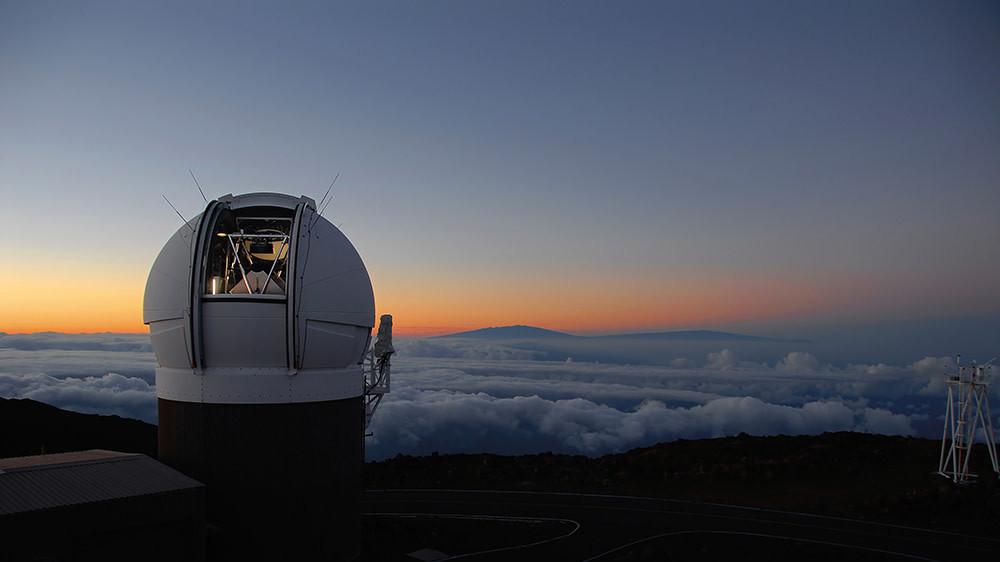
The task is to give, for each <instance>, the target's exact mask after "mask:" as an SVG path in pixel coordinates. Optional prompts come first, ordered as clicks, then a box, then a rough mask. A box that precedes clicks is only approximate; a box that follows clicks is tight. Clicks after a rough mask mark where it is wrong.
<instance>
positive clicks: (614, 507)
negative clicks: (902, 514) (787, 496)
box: [366, 490, 1000, 561]
mask: <svg viewBox="0 0 1000 562" xmlns="http://www.w3.org/2000/svg"><path fill="white" fill-rule="evenodd" d="M366 512H367V513H368V514H371V515H379V514H381V516H385V517H398V516H402V515H404V514H409V515H418V516H419V515H426V516H432V515H442V514H447V515H449V516H454V517H460V518H470V517H471V518H481V517H500V518H523V519H528V520H531V519H553V520H561V521H564V524H563V525H560V528H561V529H563V532H562V534H560V535H558V536H555V537H552V538H551V539H549V540H546V541H543V542H540V543H535V544H531V545H525V546H521V547H515V548H514V549H503V550H501V551H487V552H482V553H473V554H469V555H463V556H456V557H453V558H452V559H461V560H470V561H471V560H476V561H484V560H510V559H512V558H515V557H517V558H523V559H549V560H578V561H598V560H609V559H612V558H613V557H614V555H615V554H616V553H617V554H622V553H623V552H625V551H627V549H629V548H631V547H632V546H633V545H641V544H644V543H645V544H653V543H656V544H660V545H663V544H664V541H667V544H669V541H671V540H679V539H683V538H691V537H692V536H694V537H697V538H699V539H700V540H704V541H711V540H712V539H713V537H726V538H729V539H732V538H734V537H737V538H747V539H750V537H755V538H756V539H758V540H766V541H781V542H786V541H792V542H794V543H798V544H810V543H811V544H820V545H826V548H829V549H833V551H835V552H839V551H842V552H843V557H844V558H845V559H850V558H852V557H856V555H859V554H862V553H867V554H869V555H875V557H876V558H878V559H883V558H884V559H885V560H941V561H951V560H956V561H957V560H960V559H961V560H970V559H982V560H989V559H991V558H992V559H996V557H997V556H998V555H1000V539H991V538H986V537H974V536H967V535H958V534H954V533H946V532H940V531H933V530H928V529H919V528H915V527H905V526H898V525H885V524H877V523H866V522H863V521H856V520H851V519H842V518H836V517H823V516H816V515H810V514H804V513H792V512H785V511H777V510H766V509H756V508H746V507H739V506H729V505H721V504H709V503H700V502H691V501H683V500H666V499H659V498H642V497H633V496H604V495H595V494H570V493H549V492H505V491H491V490H368V491H367V492H366Z"/></svg>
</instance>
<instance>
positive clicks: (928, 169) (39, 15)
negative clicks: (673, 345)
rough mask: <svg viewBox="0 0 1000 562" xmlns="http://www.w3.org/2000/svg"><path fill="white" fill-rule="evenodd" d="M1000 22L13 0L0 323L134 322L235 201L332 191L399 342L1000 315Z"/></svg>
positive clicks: (436, 5) (659, 9)
mask: <svg viewBox="0 0 1000 562" xmlns="http://www.w3.org/2000/svg"><path fill="white" fill-rule="evenodd" d="M998 61H1000V8H998V7H997V4H996V3H995V2H982V3H980V2H930V3H925V2H917V1H908V2H890V1H884V2H742V1H740V2H736V1H734V2H656V3H634V2H623V3H619V2H604V3H589V2H572V3H562V2H560V3H553V2H535V1H532V2H524V3H516V2H421V3H417V2H402V3H389V4H381V3H372V2H363V3H358V4H346V3H337V4H336V5H329V3H325V2H324V3H315V4H313V3H302V2H299V3H295V4H294V6H288V5H286V3H278V2H273V3H263V4H260V3H254V2H233V3H226V2H212V3H203V2H200V3H191V4H183V3H179V2H169V3H162V2H161V3H147V2H115V3H107V2H86V3H84V2H65V3H57V2H44V1H42V2H26V1H13V2H9V1H5V0H0V197H2V199H0V223H2V225H3V229H4V232H5V236H4V239H5V242H6V248H7V252H6V256H7V263H8V264H9V265H10V269H9V270H8V274H7V275H5V276H4V281H5V282H4V287H3V289H2V291H0V331H7V332H26V331H27V332H30V331H39V330H57V331H105V330H108V331H130V332H131V331H142V330H143V326H142V324H141V301H142V290H143V286H144V283H145V277H146V273H147V271H148V268H149V266H150V264H151V263H152V261H153V259H154V258H155V256H156V253H157V252H158V251H159V249H160V247H161V246H162V244H163V243H164V242H165V241H166V239H167V238H168V237H169V236H170V235H171V233H172V232H173V231H174V230H175V229H176V228H177V227H178V226H179V224H180V221H179V219H178V218H177V217H176V216H175V215H174V214H173V212H172V211H171V210H170V209H169V208H168V207H167V206H166V204H165V203H164V202H163V200H162V199H161V197H160V194H161V193H162V194H166V195H167V196H168V197H170V198H171V200H172V201H173V202H174V203H175V204H176V205H177V206H178V207H179V208H180V209H181V211H182V212H183V213H184V214H185V215H186V216H188V217H190V216H192V215H194V214H195V213H197V212H198V211H199V210H200V208H201V207H202V206H203V203H202V202H201V197H200V196H199V195H198V192H197V191H196V189H195V188H194V186H193V184H192V182H191V180H190V178H189V177H188V172H187V170H188V168H191V169H193V170H194V171H195V172H196V174H197V175H198V177H199V179H200V180H201V183H202V185H203V186H204V187H205V188H206V191H207V192H208V193H209V195H211V196H218V195H222V194H225V193H230V192H233V193H240V192H245V191H259V190H274V191H283V192H288V193H292V194H300V193H301V194H307V195H311V196H313V197H315V198H317V199H319V197H320V196H321V195H322V193H323V191H324V190H325V188H326V186H327V184H328V183H329V182H330V180H331V179H332V177H333V176H334V175H335V174H336V173H337V172H340V173H341V179H340V181H339V182H338V184H337V187H336V188H335V193H336V198H335V199H334V203H333V205H332V206H331V207H330V208H329V209H328V210H327V216H328V217H329V218H330V219H331V220H332V221H333V222H334V223H335V224H342V229H343V230H344V231H345V233H346V234H347V235H348V236H349V237H350V238H351V239H352V240H353V242H354V243H355V245H356V246H357V248H358V250H359V251H360V252H361V254H362V256H363V257H364V259H365V261H366V263H367V265H368V269H369V272H370V273H371V276H372V280H373V282H374V285H375V290H376V298H377V305H378V308H379V310H380V312H392V313H394V314H395V315H396V326H397V329H399V330H401V331H403V332H407V333H430V332H444V331H449V330H454V329H462V328H470V327H479V326H486V325H502V324H511V323H527V324H535V325H543V326H547V327H551V328H556V329H565V330H570V331H576V332H589V331H614V330H630V329H654V328H681V327H699V328H702V327H726V326H739V327H741V328H743V329H744V331H750V332H753V331H755V330H756V331H760V330H768V329H770V330H772V331H775V330H777V331H779V332H785V333H787V332H790V331H791V332H794V331H796V330H800V329H801V330H806V329H815V328H816V327H817V326H831V325H833V326H836V325H843V326H848V325H856V324H859V323H878V322H889V323H892V322H899V323H905V322H909V321H914V320H919V321H926V320H927V319H934V318H937V317H942V318H943V317H948V318H952V319H954V318H956V317H957V318H962V317H963V316H975V315H980V316H981V315H982V314H984V313H985V314H996V313H1000V260H998V259H997V256H998V255H1000V252H998V246H1000V64H998Z"/></svg>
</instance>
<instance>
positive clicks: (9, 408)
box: [0, 398, 156, 458]
mask: <svg viewBox="0 0 1000 562" xmlns="http://www.w3.org/2000/svg"><path fill="white" fill-rule="evenodd" d="M0 428H2V429H0V457H20V456H26V455H38V454H42V453H64V452H68V451H81V450H84V449H111V450H114V451H122V452H127V453H144V454H147V455H149V456H151V457H153V458H156V426H155V425H152V424H149V423H146V422H143V421H139V420H133V419H128V418H122V417H119V416H102V415H98V414H80V413H77V412H70V411H68V410H61V409H59V408H56V407H55V406H49V405H48V404H42V403H41V402H36V401H35V400H29V399H15V398H0Z"/></svg>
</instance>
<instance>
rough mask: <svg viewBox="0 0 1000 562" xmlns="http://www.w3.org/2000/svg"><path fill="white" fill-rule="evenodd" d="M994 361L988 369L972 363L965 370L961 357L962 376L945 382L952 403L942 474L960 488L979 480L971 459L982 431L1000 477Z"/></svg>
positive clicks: (947, 418)
mask: <svg viewBox="0 0 1000 562" xmlns="http://www.w3.org/2000/svg"><path fill="white" fill-rule="evenodd" d="M994 359H995V358H994ZM994 359H991V360H990V361H989V362H987V363H986V364H985V365H976V364H975V363H972V365H969V366H966V367H963V366H962V356H959V357H958V364H957V366H956V369H957V371H958V373H957V374H956V375H953V376H948V377H947V378H946V379H945V383H946V384H947V385H948V403H947V405H946V407H945V413H944V435H943V436H942V437H941V458H940V461H939V463H938V474H940V475H941V476H944V477H945V478H949V479H950V480H951V481H952V482H955V483H956V484H962V483H966V482H970V481H972V480H974V479H975V478H976V477H977V475H976V474H974V473H971V472H969V458H970V457H971V456H972V446H973V444H975V440H976V432H977V431H978V430H979V429H980V428H982V430H983V435H984V437H985V441H986V452H987V453H988V454H989V457H990V462H991V463H992V464H993V472H994V473H995V474H997V475H998V476H1000V464H998V463H997V448H996V440H995V435H994V433H993V419H992V416H991V414H990V397H989V387H990V386H989V385H990V381H989V378H990V374H991V371H992V368H993V360H994Z"/></svg>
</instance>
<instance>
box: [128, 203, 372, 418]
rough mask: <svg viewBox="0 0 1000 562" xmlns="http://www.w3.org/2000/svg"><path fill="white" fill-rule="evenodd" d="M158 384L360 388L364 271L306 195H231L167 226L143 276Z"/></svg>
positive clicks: (348, 391)
mask: <svg viewBox="0 0 1000 562" xmlns="http://www.w3.org/2000/svg"><path fill="white" fill-rule="evenodd" d="M143 322H144V323H146V324H147V325H149V331H150V339H151V341H152V345H153V351H154V352H155V354H156V360H157V364H158V367H157V370H156V389H157V396H158V397H159V398H162V399H167V400H174V401H181V402H202V403H219V404H256V403H288V402H317V401H324V400H339V399H343V398H349V397H357V396H361V395H362V393H363V380H362V377H361V375H360V373H361V369H362V367H361V362H362V360H363V359H364V357H365V354H366V351H367V350H368V347H369V343H370V338H371V330H372V327H373V326H374V323H375V300H374V296H373V293H372V285H371V280H370V279H369V277H368V271H367V270H366V269H365V265H364V263H363V262H362V260H361V257H360V256H359V255H358V252H357V251H356V250H355V249H354V246H353V245H352V244H351V242H350V241H349V240H348V239H347V237H346V236H344V234H343V233H342V232H341V231H340V230H339V229H338V228H337V227H335V226H334V225H333V224H331V223H330V222H329V221H327V220H326V219H324V218H323V217H322V216H319V215H318V214H317V212H316V204H315V202H314V201H313V200H312V199H310V198H308V197H292V196H289V195H283V194H278V193H249V194H245V195H237V196H233V195H227V196H224V197H220V198H219V199H217V200H214V201H211V202H210V203H208V205H207V207H206V208H205V211H204V212H202V213H201V214H200V215H198V216H196V217H194V218H193V219H191V220H190V221H188V222H187V224H185V225H183V226H182V227H181V228H180V229H178V230H177V232H176V233H175V234H174V235H173V237H171V238H170V240H169V241H168V242H167V243H166V245H165V246H164V247H163V249H162V250H161V251H160V254H159V256H158V257H157V258H156V261H155V262H154V263H153V266H152V269H151V271H150V273H149V279H148V281H147V283H146V292H145V298H144V301H143Z"/></svg>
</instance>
